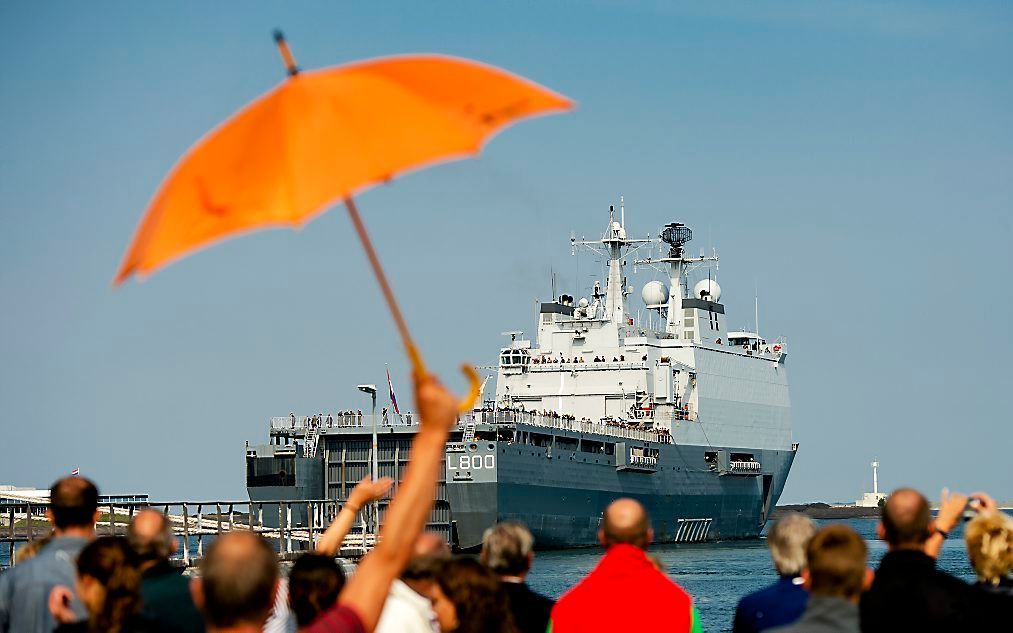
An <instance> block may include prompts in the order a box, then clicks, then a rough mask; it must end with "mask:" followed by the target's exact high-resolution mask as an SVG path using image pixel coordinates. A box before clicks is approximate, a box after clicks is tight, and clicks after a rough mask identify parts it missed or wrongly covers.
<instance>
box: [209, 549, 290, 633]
mask: <svg viewBox="0 0 1013 633" xmlns="http://www.w3.org/2000/svg"><path fill="white" fill-rule="evenodd" d="M190 587H191V591H192V592H193V601H194V604H196V605H197V606H198V607H199V608H200V609H201V611H203V612H204V618H205V619H206V620H207V623H208V627H209V628H211V629H216V628H225V627H234V626H239V625H248V626H261V627H262V626H263V625H264V623H265V622H266V621H267V618H268V616H269V615H270V613H271V608H272V606H273V605H274V598H275V593H276V592H277V590H278V559H277V557H276V556H275V553H274V550H273V549H271V546H270V544H268V542H267V541H266V540H264V538H263V537H262V536H260V535H259V534H255V533H253V532H245V531H236V532H229V533H228V534H225V535H223V536H220V537H219V538H217V539H216V540H215V541H214V542H213V543H211V547H209V548H208V553H207V555H206V556H205V557H204V560H203V561H202V562H201V566H200V578H198V579H197V580H195V581H194V582H193V583H192V584H191V585H190Z"/></svg>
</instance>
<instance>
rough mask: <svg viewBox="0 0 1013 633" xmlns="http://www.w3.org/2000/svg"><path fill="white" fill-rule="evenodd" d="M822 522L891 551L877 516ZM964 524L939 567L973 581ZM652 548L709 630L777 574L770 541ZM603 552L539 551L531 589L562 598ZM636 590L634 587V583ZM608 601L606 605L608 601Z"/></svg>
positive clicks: (872, 548)
mask: <svg viewBox="0 0 1013 633" xmlns="http://www.w3.org/2000/svg"><path fill="white" fill-rule="evenodd" d="M817 523H820V524H825V523H844V524H845V525H849V526H851V527H852V528H853V529H854V530H855V531H856V532H858V533H859V534H860V535H862V536H863V537H864V538H865V539H866V541H867V542H868V544H869V558H870V560H871V565H872V567H873V568H875V566H876V565H877V564H878V563H879V559H880V558H882V557H883V554H885V553H886V544H885V543H883V542H882V541H878V540H876V520H875V519H847V520H835V521H817ZM961 530H962V528H957V529H955V530H954V531H953V533H951V534H950V538H949V539H947V541H946V542H945V544H944V546H943V551H942V552H941V554H940V556H939V567H940V568H941V569H943V570H945V571H948V572H949V573H951V574H954V575H956V576H959V577H961V578H964V579H965V580H968V581H972V580H974V573H973V572H972V570H971V567H970V565H969V563H968V562H967V550H966V549H965V548H964V543H963V533H962V531H961ZM651 553H653V554H654V555H656V556H657V557H658V558H660V559H661V561H662V563H664V566H665V570H666V571H667V572H668V575H669V577H670V578H672V579H673V580H674V581H675V582H677V583H679V585H680V586H682V588H683V589H685V590H686V591H687V592H689V594H690V595H692V596H693V601H694V603H695V604H696V605H697V608H698V609H699V611H700V619H701V620H702V621H703V626H704V630H705V631H707V632H708V633H714V632H715V631H731V630H732V617H733V616H734V615H735V605H736V604H737V603H738V601H739V598H741V597H742V596H744V595H746V594H748V593H751V592H753V591H756V590H757V589H760V588H762V587H764V586H766V585H768V584H770V583H772V582H774V580H775V579H776V578H777V574H776V573H775V572H774V567H773V564H772V563H771V560H770V554H769V552H768V551H767V544H766V541H765V540H763V539H759V540H753V541H735V542H727V543H707V544H696V545H659V546H655V547H652V548H651ZM600 557H601V552H600V551H599V550H596V549H586V550H568V551H560V552H538V553H537V555H536V557H535V565H534V567H533V568H532V571H531V574H530V575H529V576H528V584H529V585H530V586H531V588H532V589H534V590H535V591H538V592H540V593H542V594H544V595H547V596H551V597H553V598H558V597H559V596H561V595H562V594H563V593H564V592H565V591H566V590H567V589H569V588H570V587H571V586H573V585H574V584H576V583H577V582H578V581H579V580H580V579H581V578H582V577H583V576H584V575H585V574H586V573H587V572H588V571H590V570H591V569H592V568H593V567H594V566H595V565H596V564H597V563H598V559H599V558H600ZM631 589H632V588H631ZM603 606H604V605H603ZM614 606H615V608H617V609H621V608H622V596H621V595H617V596H616V601H615V605H614Z"/></svg>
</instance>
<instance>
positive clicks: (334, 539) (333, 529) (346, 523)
mask: <svg viewBox="0 0 1013 633" xmlns="http://www.w3.org/2000/svg"><path fill="white" fill-rule="evenodd" d="M393 483H394V480H393V479H391V478H390V477H381V478H379V479H377V480H376V481H373V480H371V479H370V478H369V475H366V476H365V477H363V478H362V479H361V480H359V483H357V484H355V488H352V492H350V493H349V494H348V501H346V502H345V505H343V506H341V511H340V512H338V516H336V517H334V521H333V522H332V523H331V524H330V526H328V528H327V531H326V532H324V533H323V534H322V535H321V536H320V540H319V541H317V553H318V554H325V555H327V556H337V555H338V550H340V549H341V543H342V542H344V540H345V537H346V536H348V531H349V530H351V529H352V526H353V525H355V515H356V514H358V513H359V510H361V509H362V508H363V507H365V506H366V505H367V504H369V503H372V502H374V501H377V500H378V499H382V498H383V497H385V496H386V495H387V493H388V492H389V491H390V487H391V485H392V484H393Z"/></svg>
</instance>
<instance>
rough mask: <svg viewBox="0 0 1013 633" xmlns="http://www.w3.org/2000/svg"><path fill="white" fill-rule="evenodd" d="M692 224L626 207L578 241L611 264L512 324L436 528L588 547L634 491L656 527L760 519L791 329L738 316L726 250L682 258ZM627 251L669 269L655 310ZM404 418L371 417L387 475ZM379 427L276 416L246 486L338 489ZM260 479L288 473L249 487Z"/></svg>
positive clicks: (660, 534) (783, 449)
mask: <svg viewBox="0 0 1013 633" xmlns="http://www.w3.org/2000/svg"><path fill="white" fill-rule="evenodd" d="M691 238H692V231H691V230H690V229H689V227H686V226H684V225H683V224H679V223H674V224H669V225H667V226H665V227H664V228H663V229H662V231H661V233H660V236H659V237H658V238H654V239H652V238H642V239H635V238H630V237H628V236H627V233H626V227H625V208H624V207H623V206H622V205H620V209H619V212H618V217H617V213H616V211H615V210H614V208H612V207H610V209H609V222H608V225H607V227H606V229H605V231H604V233H603V235H602V237H601V239H600V240H594V241H585V240H579V241H578V240H577V239H575V238H574V239H571V249H572V250H573V251H574V252H575V253H576V251H577V249H590V250H592V251H595V252H596V253H597V254H598V255H599V256H600V257H601V258H602V259H603V260H604V261H606V262H607V271H606V274H605V279H604V287H602V284H601V283H600V282H596V283H595V284H594V287H593V289H591V292H590V294H589V296H586V297H581V298H579V299H578V298H575V297H573V296H571V295H568V294H561V295H559V296H557V297H553V299H552V300H551V301H548V302H543V303H541V304H540V308H539V314H538V323H537V325H536V328H537V329H536V334H535V336H534V339H533V340H531V339H525V338H523V333H522V332H508V333H506V334H508V335H509V336H510V337H511V339H510V341H509V343H508V344H507V346H506V347H504V348H502V349H501V350H500V354H499V363H498V371H497V381H496V390H495V396H494V398H492V399H490V400H487V401H485V402H484V403H483V406H482V408H480V409H478V410H476V411H474V412H472V413H471V414H467V415H464V416H462V418H461V420H460V422H459V425H458V428H457V430H456V431H455V433H454V434H453V435H452V438H451V440H452V441H451V442H450V443H449V444H448V446H447V454H446V459H445V466H446V468H445V471H444V475H445V477H444V481H442V482H441V484H440V489H439V494H438V499H437V502H436V505H435V507H434V511H433V514H432V516H431V525H430V528H431V529H433V530H437V531H440V532H442V533H443V534H444V535H445V536H446V537H447V539H448V541H449V542H451V543H452V544H454V545H455V546H457V547H459V548H461V549H472V548H475V547H477V546H478V545H480V543H481V536H482V532H483V531H484V530H485V528H487V527H489V526H490V525H492V524H493V523H495V522H496V521H500V520H505V519H514V520H520V521H523V522H524V523H525V524H527V525H528V526H529V528H531V530H532V532H533V533H534V534H535V538H536V541H537V543H538V544H539V546H541V547H569V546H581V545H591V544H593V543H594V542H595V539H596V534H597V530H598V527H599V524H600V521H601V511H602V509H603V508H604V507H605V506H606V505H607V504H608V503H609V502H610V501H612V500H613V499H615V498H618V497H621V496H629V497H634V498H636V499H638V500H640V501H641V502H642V503H643V504H644V505H645V506H646V507H647V509H648V511H649V512H650V514H651V516H652V520H653V524H654V530H655V537H656V540H658V541H661V542H686V541H704V540H716V539H730V538H746V537H755V536H757V535H758V534H759V532H760V530H761V529H762V528H763V525H764V523H765V522H766V520H767V517H768V516H769V514H770V512H771V510H772V509H773V507H774V505H775V504H776V502H777V499H778V497H779V496H780V494H781V490H782V488H783V486H784V483H785V480H786V478H787V475H788V471H789V469H790V467H791V463H792V461H793V459H794V456H795V452H796V451H797V448H798V447H797V445H794V444H792V440H791V413H790V400H789V396H788V383H787V375H786V371H785V359H786V357H787V347H786V342H785V341H784V340H783V339H779V340H776V341H772V342H768V341H767V340H766V339H765V338H763V337H761V336H760V335H759V333H757V332H749V331H729V329H728V323H727V318H726V315H725V308H724V306H723V304H721V303H720V299H721V288H720V286H719V284H718V283H717V281H716V280H715V279H714V273H715V270H714V269H713V268H712V267H713V266H714V265H716V263H717V257H716V256H713V255H712V256H704V255H701V256H699V257H690V256H688V255H687V254H686V248H685V247H686V244H687V242H689V241H690V240H691ZM631 260H632V263H633V265H634V267H636V268H637V269H646V270H650V271H654V272H655V274H656V275H657V274H661V275H664V276H665V278H666V280H667V283H665V282H664V281H660V280H653V281H650V282H648V283H647V284H646V285H644V286H643V288H642V290H641V298H642V300H643V302H644V308H643V310H645V311H646V316H643V314H644V313H643V312H640V313H639V314H636V315H635V314H634V313H633V312H632V311H631V309H630V307H629V305H628V304H629V296H630V295H631V294H633V292H634V288H633V286H632V285H630V282H629V279H628V278H627V267H628V264H629V263H630V262H631ZM705 272H706V276H704V273H705ZM694 278H696V281H695V283H694ZM402 422H403V421H401V420H398V421H393V420H391V419H390V418H388V419H387V420H381V421H379V424H378V428H379V432H378V436H377V437H378V448H377V454H376V457H377V461H378V464H379V466H378V467H379V475H380V476H384V475H387V476H393V477H399V476H400V474H401V471H402V469H403V467H404V465H405V464H406V462H407V459H408V450H409V446H410V442H411V437H412V435H413V434H414V433H415V432H416V431H417V428H418V427H417V426H415V424H414V421H412V420H407V421H406V422H407V423H402ZM372 424H373V419H372V418H370V416H369V415H366V416H362V415H359V414H358V413H356V414H355V415H352V416H351V417H349V416H348V415H344V416H338V418H337V419H335V418H334V417H333V416H332V417H330V418H324V417H322V416H320V417H318V419H317V420H316V421H314V419H313V418H295V417H294V416H293V417H291V419H290V418H276V419H273V420H272V428H271V436H272V445H271V446H267V447H254V448H250V449H248V452H247V469H248V484H249V490H250V495H251V498H253V499H261V500H262V499H267V498H271V499H278V498H290V497H289V496H287V495H293V496H294V497H293V498H313V497H317V498H324V497H326V498H332V499H337V500H339V501H340V500H343V499H344V498H345V496H346V495H347V492H348V491H349V490H350V488H351V486H352V485H354V483H355V482H356V481H358V479H359V478H361V477H362V476H363V475H365V474H366V473H368V472H369V470H370V461H371V459H372V457H373V455H372V452H371V451H372V449H371V446H372V444H371V427H372ZM279 454H280V455H279ZM279 459H282V460H284V461H285V466H286V467H287V468H288V470H285V471H283V472H284V473H285V475H286V477H287V479H286V480H285V481H284V482H282V481H281V480H280V479H278V477H277V473H278V471H279V468H280V467H279V466H278V463H279V462H278V460H279ZM251 477H252V478H251ZM265 477H266V478H267V479H265ZM268 481H270V482H271V483H272V484H278V483H281V484H283V485H282V486H281V487H279V486H258V485H256V483H257V482H265V483H266V482H268ZM279 495H282V496H279ZM380 514H381V517H380V521H381V522H382V514H383V511H382V508H381V513H380ZM293 520H295V521H298V520H299V518H298V517H297V518H295V519H293ZM302 520H306V518H305V517H303V518H302Z"/></svg>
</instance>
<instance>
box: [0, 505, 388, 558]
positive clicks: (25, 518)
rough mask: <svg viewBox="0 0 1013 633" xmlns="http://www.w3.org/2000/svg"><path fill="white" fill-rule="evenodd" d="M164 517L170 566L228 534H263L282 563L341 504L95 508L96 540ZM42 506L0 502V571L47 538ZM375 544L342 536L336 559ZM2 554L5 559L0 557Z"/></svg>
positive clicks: (304, 546)
mask: <svg viewBox="0 0 1013 633" xmlns="http://www.w3.org/2000/svg"><path fill="white" fill-rule="evenodd" d="M148 508H150V509H153V510H157V511H159V512H161V513H163V514H164V515H165V516H166V517H168V519H169V523H170V525H171V526H172V531H173V534H174V535H175V536H176V538H177V540H178V541H179V548H178V549H177V551H176V554H175V555H174V556H172V557H171V562H172V563H173V564H174V565H177V566H179V567H187V568H189V567H195V566H197V565H198V564H200V561H201V559H202V558H203V556H204V550H205V548H206V547H207V546H208V545H209V544H210V543H211V542H212V541H214V539H215V538H217V537H218V536H220V535H222V534H224V533H226V532H230V531H232V530H249V531H253V532H257V533H259V534H262V535H263V536H264V537H265V538H267V539H268V541H270V543H271V544H272V545H273V546H274V547H275V549H276V551H277V552H278V556H279V558H280V559H281V560H292V559H294V558H295V557H296V556H298V555H299V554H300V553H302V552H305V551H309V550H312V549H313V548H314V547H315V546H316V543H317V541H318V539H319V538H320V536H321V535H322V534H323V533H324V531H326V530H327V527H328V526H329V525H330V524H331V521H333V519H334V517H335V516H336V515H337V513H338V511H339V510H340V509H341V504H339V503H337V502H335V501H329V500H324V499H315V500H309V501H302V500H300V501H292V500H272V501H215V500H212V501H148V502H128V503H120V502H116V503H106V504H99V512H100V513H101V516H100V517H99V521H98V523H97V524H96V531H97V533H98V534H99V535H100V536H109V535H125V534H126V532H127V526H128V525H129V524H130V521H131V520H132V519H133V517H134V515H135V514H137V513H138V512H140V511H141V510H144V509H148ZM297 508H298V509H299V510H305V511H306V516H307V517H311V520H310V521H308V523H309V525H304V524H300V523H298V522H293V520H292V516H293V511H294V510H296V509H297ZM48 509H49V503H48V502H45V501H38V500H35V501H16V502H5V503H0V568H5V567H8V566H14V565H17V549H18V548H19V547H20V546H21V545H23V544H24V543H30V542H33V541H36V540H38V539H40V538H43V537H45V536H47V535H48V534H49V533H50V525H49V521H48V520H47V519H46V511H47V510H48ZM375 545H376V535H375V534H371V533H367V531H366V528H365V523H364V522H360V523H359V525H357V526H356V527H354V528H353V529H352V532H351V533H350V534H349V535H348V536H346V537H345V540H344V543H343V544H342V546H341V550H340V552H339V555H340V556H342V557H344V558H350V559H353V560H354V559H358V558H361V557H362V556H363V555H365V553H366V552H368V551H370V550H371V549H372V548H373V547H374V546H375ZM4 555H6V557H4Z"/></svg>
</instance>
